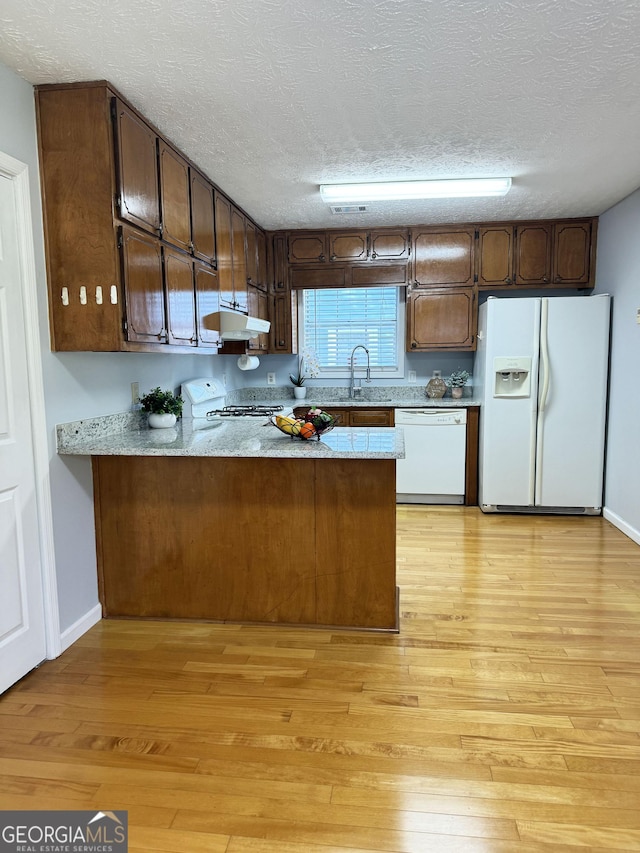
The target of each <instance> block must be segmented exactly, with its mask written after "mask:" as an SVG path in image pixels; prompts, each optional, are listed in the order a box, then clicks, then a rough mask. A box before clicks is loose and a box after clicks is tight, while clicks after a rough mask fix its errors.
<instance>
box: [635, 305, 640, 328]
mask: <svg viewBox="0 0 640 853" xmlns="http://www.w3.org/2000/svg"><path fill="white" fill-rule="evenodd" d="M636 323H637V324H638V325H639V326H640V308H636Z"/></svg>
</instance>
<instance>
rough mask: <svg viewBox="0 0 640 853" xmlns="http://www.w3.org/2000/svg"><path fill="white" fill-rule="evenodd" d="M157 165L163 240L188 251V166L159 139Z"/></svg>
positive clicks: (189, 232) (189, 249)
mask: <svg viewBox="0 0 640 853" xmlns="http://www.w3.org/2000/svg"><path fill="white" fill-rule="evenodd" d="M158 164H159V167H160V212H161V217H160V233H161V235H162V239H163V240H165V241H166V242H167V243H171V245H173V246H177V247H178V248H179V249H182V250H183V251H185V252H189V251H191V247H192V243H191V202H190V195H189V165H188V163H187V161H186V160H184V159H183V158H182V157H181V156H180V155H179V154H178V152H177V151H176V150H175V149H173V148H172V147H171V146H170V145H167V143H166V142H164V141H163V140H162V139H159V140H158Z"/></svg>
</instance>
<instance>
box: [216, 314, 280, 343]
mask: <svg viewBox="0 0 640 853" xmlns="http://www.w3.org/2000/svg"><path fill="white" fill-rule="evenodd" d="M212 317H213V325H214V327H216V328H217V329H218V331H219V332H220V337H221V339H222V340H223V341H250V340H251V339H252V338H257V337H258V335H261V334H264V333H266V332H268V331H269V329H270V328H271V323H270V322H269V320H262V319H261V318H260V317H249V316H247V315H246V314H239V313H238V312H237V311H225V310H224V309H221V310H220V311H218V312H217V313H216V314H214V315H212Z"/></svg>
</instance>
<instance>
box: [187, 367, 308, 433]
mask: <svg viewBox="0 0 640 853" xmlns="http://www.w3.org/2000/svg"><path fill="white" fill-rule="evenodd" d="M181 392H182V399H183V402H184V407H183V417H185V418H191V419H192V428H193V429H194V430H195V429H206V427H207V426H211V425H213V424H214V423H220V421H221V420H223V419H226V418H264V420H265V421H267V420H268V419H269V418H270V417H271V416H272V415H275V414H280V415H292V414H293V409H292V408H291V407H290V406H279V405H273V406H269V405H267V406H257V405H250V404H247V405H239V404H237V403H236V404H233V405H227V401H226V394H225V388H224V385H223V384H222V382H220V380H219V379H213V378H207V379H190V380H189V381H188V382H183V383H182V389H181Z"/></svg>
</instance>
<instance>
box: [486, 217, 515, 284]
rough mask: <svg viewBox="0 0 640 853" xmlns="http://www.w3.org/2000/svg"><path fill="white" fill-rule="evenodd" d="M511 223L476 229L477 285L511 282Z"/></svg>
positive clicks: (512, 240) (512, 236)
mask: <svg viewBox="0 0 640 853" xmlns="http://www.w3.org/2000/svg"><path fill="white" fill-rule="evenodd" d="M513 232H514V229H513V226H512V225H499V226H493V227H488V228H480V229H478V286H480V287H487V286H488V287H500V286H502V285H509V284H513V243H514V233H513Z"/></svg>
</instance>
